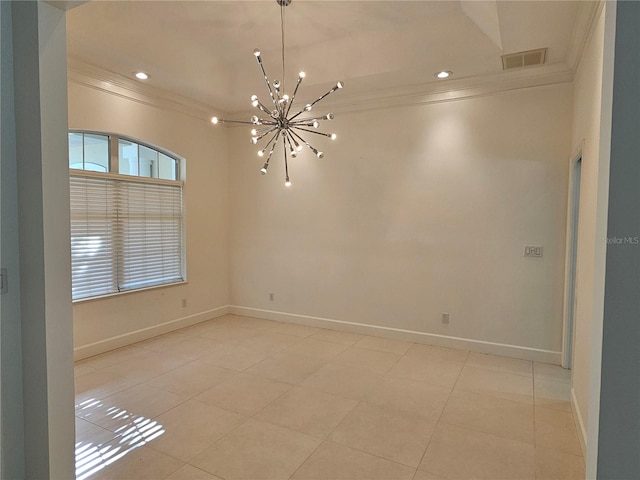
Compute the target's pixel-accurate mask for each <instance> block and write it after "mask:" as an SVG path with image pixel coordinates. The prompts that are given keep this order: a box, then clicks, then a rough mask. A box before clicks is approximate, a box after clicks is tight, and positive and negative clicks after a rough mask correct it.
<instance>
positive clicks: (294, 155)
mask: <svg viewBox="0 0 640 480" xmlns="http://www.w3.org/2000/svg"><path fill="white" fill-rule="evenodd" d="M289 155H291V158H296V157H297V156H298V152H296V151H295V150H291V151H290V152H289Z"/></svg>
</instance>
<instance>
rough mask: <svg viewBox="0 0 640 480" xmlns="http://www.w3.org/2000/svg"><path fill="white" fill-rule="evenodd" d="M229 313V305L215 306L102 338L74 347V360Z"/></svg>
mask: <svg viewBox="0 0 640 480" xmlns="http://www.w3.org/2000/svg"><path fill="white" fill-rule="evenodd" d="M227 313H229V306H228V305H227V306H224V307H220V308H214V309H213V310H207V311H205V312H200V313H196V314H195V315H189V316H188V317H182V318H178V319H175V320H171V321H169V322H165V323H161V324H160V325H153V326H151V327H147V328H143V329H140V330H136V331H133V332H128V333H125V334H123V335H118V336H117V337H111V338H107V339H106V340H100V341H99V342H95V343H90V344H88V345H82V346H80V347H77V348H74V349H73V358H74V360H82V359H83V358H87V357H93V356H94V355H99V354H100V353H104V352H108V351H110V350H114V349H116V348H120V347H125V346H127V345H131V344H132V343H136V342H141V341H142V340H147V339H149V338H153V337H157V336H158V335H162V334H164V333H169V332H173V331H174V330H179V329H181V328H184V327H188V326H190V325H195V324H196V323H200V322H204V321H206V320H211V319H212V318H216V317H220V316H222V315H225V314H227Z"/></svg>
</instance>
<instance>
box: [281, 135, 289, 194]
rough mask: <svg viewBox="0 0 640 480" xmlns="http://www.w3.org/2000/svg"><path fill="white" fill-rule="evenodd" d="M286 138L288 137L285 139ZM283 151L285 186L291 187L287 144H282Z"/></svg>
mask: <svg viewBox="0 0 640 480" xmlns="http://www.w3.org/2000/svg"><path fill="white" fill-rule="evenodd" d="M285 138H286V137H285ZM282 150H283V151H284V178H285V180H284V181H285V186H287V187H288V186H290V185H291V182H290V181H289V163H288V162H287V146H286V144H285V142H284V141H283V142H282Z"/></svg>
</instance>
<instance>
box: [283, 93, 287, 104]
mask: <svg viewBox="0 0 640 480" xmlns="http://www.w3.org/2000/svg"><path fill="white" fill-rule="evenodd" d="M282 99H283V100H284V101H285V102H288V101H289V95H287V94H286V93H285V94H284V95H283V96H282Z"/></svg>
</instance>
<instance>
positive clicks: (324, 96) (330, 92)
mask: <svg viewBox="0 0 640 480" xmlns="http://www.w3.org/2000/svg"><path fill="white" fill-rule="evenodd" d="M341 88H342V82H338V83H336V86H335V87H333V88H331V90H329V91H328V92H327V93H325V94H324V95H321V96H319V97H318V98H317V99H316V100H315V101H314V102H313V103H311V106H312V107H313V106H314V105H315V104H316V103H318V102H319V101H320V100H322V99H324V98H326V97H328V96H329V95H331V94H332V93H333V92H335V91H336V90H339V89H341Z"/></svg>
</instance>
